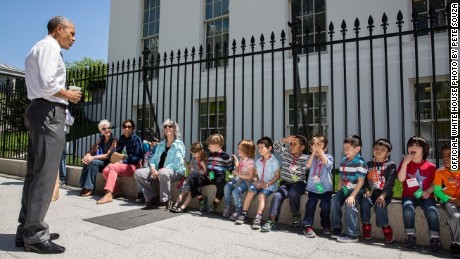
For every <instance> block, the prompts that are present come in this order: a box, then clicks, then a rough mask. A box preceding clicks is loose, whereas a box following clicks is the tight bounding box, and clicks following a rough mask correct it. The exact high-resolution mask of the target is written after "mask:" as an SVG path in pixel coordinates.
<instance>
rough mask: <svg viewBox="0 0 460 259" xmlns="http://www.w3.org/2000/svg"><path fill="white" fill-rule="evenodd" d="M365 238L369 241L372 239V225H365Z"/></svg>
mask: <svg viewBox="0 0 460 259" xmlns="http://www.w3.org/2000/svg"><path fill="white" fill-rule="evenodd" d="M363 238H364V239H366V240H369V239H371V238H372V225H371V224H365V223H363Z"/></svg>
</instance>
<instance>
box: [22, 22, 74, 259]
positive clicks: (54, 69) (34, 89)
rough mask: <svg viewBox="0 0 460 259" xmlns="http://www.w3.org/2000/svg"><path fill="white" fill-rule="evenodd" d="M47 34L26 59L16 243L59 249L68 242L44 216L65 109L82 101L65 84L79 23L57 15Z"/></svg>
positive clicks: (38, 250) (31, 249)
mask: <svg viewBox="0 0 460 259" xmlns="http://www.w3.org/2000/svg"><path fill="white" fill-rule="evenodd" d="M47 27H48V35H47V36H46V37H45V38H44V39H42V40H41V41H39V42H38V43H37V44H35V46H33V47H32V49H31V50H30V52H29V54H28V55H27V58H26V61H25V71H26V85H27V97H28V98H29V99H30V100H31V101H32V102H31V103H30V104H29V106H27V108H26V112H25V117H24V123H25V125H26V128H27V130H28V134H29V143H28V151H27V175H26V178H25V181H24V188H23V191H22V200H21V205H22V207H21V211H20V213H19V219H18V221H19V226H18V228H17V232H16V246H17V247H22V246H23V247H24V250H25V251H29V252H36V253H44V254H56V253H63V252H64V251H65V248H64V247H63V246H59V245H57V244H55V243H53V242H52V241H51V240H55V239H57V238H59V234H56V233H51V234H50V233H49V227H48V224H46V222H45V216H46V213H47V211H48V207H49V204H50V201H51V196H52V193H53V189H54V183H55V180H56V169H57V168H58V167H59V162H60V160H61V156H59V155H57V154H56V152H55V151H56V148H58V147H59V148H61V147H63V146H64V142H65V132H64V124H65V118H66V114H65V110H66V106H67V105H68V102H69V101H71V102H73V103H77V102H78V101H80V98H81V92H80V91H70V90H66V69H65V64H64V60H63V59H62V54H61V48H62V49H66V50H68V49H69V48H70V47H71V46H72V44H73V43H74V42H75V26H74V24H73V23H72V22H71V21H69V20H68V19H67V18H65V17H62V16H56V17H54V18H52V19H51V20H50V21H49V22H48V26H47Z"/></svg>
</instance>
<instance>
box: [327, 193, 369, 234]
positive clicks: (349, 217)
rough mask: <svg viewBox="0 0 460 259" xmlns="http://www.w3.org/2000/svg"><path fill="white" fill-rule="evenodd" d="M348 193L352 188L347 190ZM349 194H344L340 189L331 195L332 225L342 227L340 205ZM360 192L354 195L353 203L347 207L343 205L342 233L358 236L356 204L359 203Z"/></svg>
mask: <svg viewBox="0 0 460 259" xmlns="http://www.w3.org/2000/svg"><path fill="white" fill-rule="evenodd" d="M349 191H350V193H351V192H352V191H353V190H349ZM348 197H349V196H345V195H344V194H343V192H342V191H341V190H339V191H337V193H336V194H335V195H334V196H332V199H331V220H332V227H333V228H337V229H342V205H343V204H344V203H345V200H346V199H347V198H348ZM361 197H362V194H361V193H359V194H358V195H357V196H356V197H355V205H354V206H351V207H349V206H348V205H345V228H344V231H343V233H345V234H347V235H349V236H353V237H356V236H358V208H357V207H356V205H357V204H358V203H360V200H361Z"/></svg>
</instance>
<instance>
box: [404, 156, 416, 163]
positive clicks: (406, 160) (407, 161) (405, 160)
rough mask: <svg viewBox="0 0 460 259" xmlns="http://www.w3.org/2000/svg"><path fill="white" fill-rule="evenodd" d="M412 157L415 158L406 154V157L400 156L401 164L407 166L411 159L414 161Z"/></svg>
mask: <svg viewBox="0 0 460 259" xmlns="http://www.w3.org/2000/svg"><path fill="white" fill-rule="evenodd" d="M414 157H415V154H408V155H406V156H404V155H403V156H402V158H403V164H405V165H407V164H409V162H410V161H412V159H414Z"/></svg>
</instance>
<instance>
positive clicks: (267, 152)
mask: <svg viewBox="0 0 460 259" xmlns="http://www.w3.org/2000/svg"><path fill="white" fill-rule="evenodd" d="M257 148H258V150H259V154H260V156H261V158H260V159H257V161H256V170H257V174H256V175H255V176H254V182H253V183H252V184H251V186H250V187H249V191H248V194H247V195H246V199H245V200H244V205H243V213H242V215H240V216H239V217H238V219H237V220H236V222H235V223H236V224H243V223H245V222H246V221H247V219H248V217H247V215H248V210H249V207H250V206H251V201H252V199H253V198H254V197H255V196H256V195H258V200H259V207H258V208H257V214H256V217H255V218H254V221H253V222H252V229H255V230H258V229H260V222H261V219H262V213H263V211H264V209H265V199H266V198H267V197H268V196H270V194H272V193H273V192H274V191H276V182H277V181H278V179H279V178H280V164H279V162H278V159H276V157H275V156H274V155H272V151H273V140H272V139H271V138H269V137H263V138H261V139H259V140H258V141H257Z"/></svg>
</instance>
